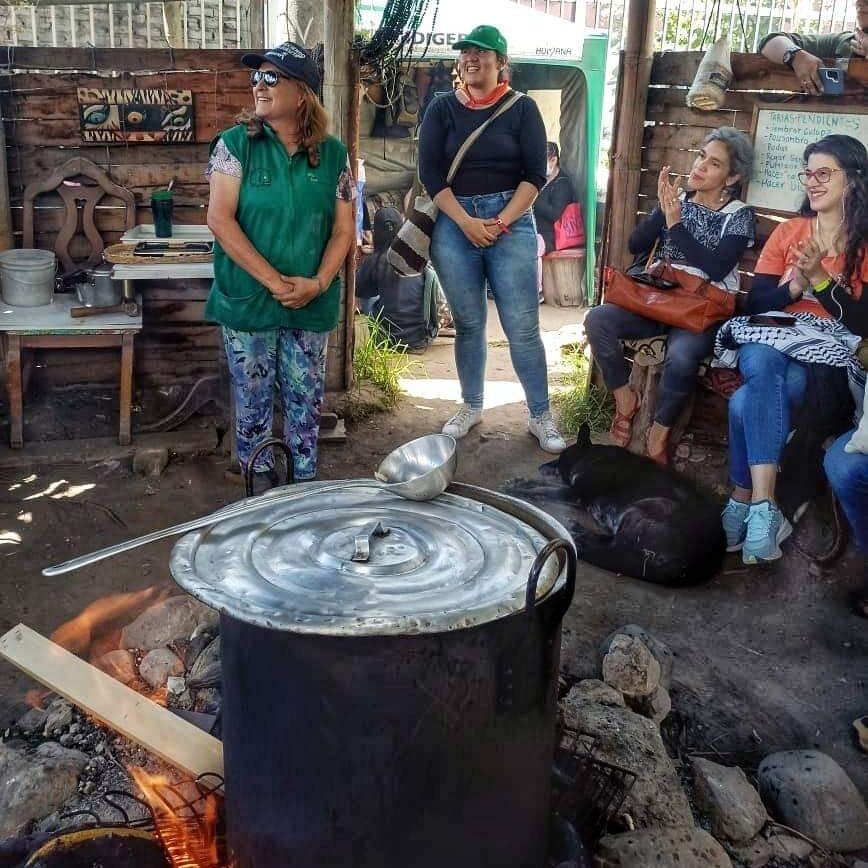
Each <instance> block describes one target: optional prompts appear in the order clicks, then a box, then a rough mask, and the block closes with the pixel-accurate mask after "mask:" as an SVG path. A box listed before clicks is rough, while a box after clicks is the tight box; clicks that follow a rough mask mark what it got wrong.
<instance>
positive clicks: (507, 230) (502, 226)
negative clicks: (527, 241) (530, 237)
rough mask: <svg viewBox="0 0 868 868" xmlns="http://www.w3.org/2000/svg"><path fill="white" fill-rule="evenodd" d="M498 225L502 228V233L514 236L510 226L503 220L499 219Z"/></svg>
mask: <svg viewBox="0 0 868 868" xmlns="http://www.w3.org/2000/svg"><path fill="white" fill-rule="evenodd" d="M497 225H498V226H499V227H500V231H501V232H503V233H505V234H506V235H512V232H511V231H510V228H509V226H507V225H506V223H504V222H503V220H501V219H500V217H498V218H497Z"/></svg>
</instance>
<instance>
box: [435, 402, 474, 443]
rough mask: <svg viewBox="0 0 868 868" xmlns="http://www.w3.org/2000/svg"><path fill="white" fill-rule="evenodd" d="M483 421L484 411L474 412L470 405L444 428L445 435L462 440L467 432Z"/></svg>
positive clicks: (464, 406)
mask: <svg viewBox="0 0 868 868" xmlns="http://www.w3.org/2000/svg"><path fill="white" fill-rule="evenodd" d="M481 421H482V410H474V409H473V407H471V406H470V404H464V405H463V406H462V408H461V409H460V410H459V411H458V412H457V413H456V414H455V415H454V416H453V417H452V418H451V419H450V420H449V421H448V422H447V423H446V424H445V425H444V426H443V429H442V430H443V433H444V434H448V435H449V436H450V437H454V438H455V439H456V440H460V439H461V438H462V437H465V436H466V435H467V432H468V431H470V429H471V428H473V426H474V425H478V424H479V423H480V422H481Z"/></svg>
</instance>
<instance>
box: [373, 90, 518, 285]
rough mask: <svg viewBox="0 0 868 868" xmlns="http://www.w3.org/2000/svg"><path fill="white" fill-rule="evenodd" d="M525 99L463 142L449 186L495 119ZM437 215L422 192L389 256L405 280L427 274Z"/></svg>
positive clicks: (506, 105) (513, 101) (513, 100)
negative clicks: (472, 147) (474, 145)
mask: <svg viewBox="0 0 868 868" xmlns="http://www.w3.org/2000/svg"><path fill="white" fill-rule="evenodd" d="M522 96H524V94H521V93H518V92H516V93H514V94H513V95H512V96H511V97H510V98H509V99H507V100H506V102H504V103H503V105H501V107H500V108H499V109H498V110H497V111H496V112H495V113H494V114H493V115H492V116H491V117H490V118H489V119H488V120H487V121H485V123H483V124H480V125H479V126H478V127H477V128H476V129H475V130H474V131H473V132H472V133H471V134H470V135H469V136H468V137H467V138H466V139H465V140H464V144H463V145H462V146H461V147H460V148H459V149H458V153H457V154H456V155H455V159H454V160H453V161H452V165H451V166H450V167H449V174H448V175H447V176H446V183H447V184H451V183H452V179H453V178H454V177H455V174H456V173H457V172H458V167H459V166H460V165H461V161H462V160H463V159H464V155H465V154H466V153H467V151H468V150H470V146H471V145H472V144H473V143H474V142H475V141H476V140H477V139H478V138H479V137H480V136H481V135H482V134H483V133H484V132H485V128H486V127H487V126H488V125H489V124H490V123H491V122H492V121H493V120H495V118H498V117H500V115H502V114H503V113H504V112H506V111H508V110H509V109H511V108H512V107H513V106H514V105H515V104H516V103H517V102H518V101H519V100H520V99H521V98H522ZM437 211H438V208H437V206H436V205H435V204H434V202H433V200H432V199H431V197H430V196H429V195H428V194H427V193H425V192H424V190H423V192H422V195H421V196H417V197H416V201H415V202H414V203H413V210H412V212H411V213H410V216H409V217H408V218H407V219H406V220H405V221H404V222H403V224H401V228H400V229H399V230H398V234H397V235H396V236H395V238H394V240H393V241H392V243H391V244H390V245H389V250H388V252H387V254H386V259H388V261H389V264H390V265H391V266H392V268H394V269H395V271H397V272H398V274H400V275H402V276H404V277H412V276H414V275H416V274H421V273H422V272H423V271H424V270H425V266H426V265H427V264H428V260H429V259H430V258H431V236H432V235H433V233H434V222H435V221H436V220H437Z"/></svg>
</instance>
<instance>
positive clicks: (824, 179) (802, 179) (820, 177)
mask: <svg viewBox="0 0 868 868" xmlns="http://www.w3.org/2000/svg"><path fill="white" fill-rule="evenodd" d="M843 171H844V170H843V169H825V168H823V169H817V170H816V171H815V172H812V171H811V170H810V169H805V171H804V172H799V174H798V175H797V176H796V177H797V178H798V179H799V183H800V184H801V185H802V186H803V187H807V186H808V184H809V183H810V182H811V181H816V182H817V183H818V184H828V183H829V181H831V180H832V175H834V174H835V172H843Z"/></svg>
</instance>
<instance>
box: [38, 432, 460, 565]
mask: <svg viewBox="0 0 868 868" xmlns="http://www.w3.org/2000/svg"><path fill="white" fill-rule="evenodd" d="M429 437H434V438H437V437H446V435H443V434H429V435H427V437H420V438H418V439H417V440H413V441H411V442H410V443H407V444H405V445H404V446H401V447H398V449H396V450H395V451H394V452H392V453H391V454H390V455H389V456H388V457H387V458H386V459H385V460H384V461H383V463H382V464H381V465H380V468H379V469H378V470H377V473H376V479H377V482H378V483H379V485H380V486H381V487H382V488H383V489H384V490H385V491H389V492H391V493H393V494H397V495H398V496H399V497H406V498H409V499H410V500H432V499H433V498H434V497H437V496H438V495H439V494H442V493H443V492H444V491H445V490H446V488H447V486H448V485H449V483H450V482H451V481H452V478H453V476H454V475H455V467H456V464H457V457H456V454H455V441H454V440H453V439H452V438H451V437H448V438H447V439H448V440H451V441H452V446H453V449H452V452H451V454H446V461H445V466H444V467H443V468H442V469H438V468H437V467H435V464H434V462H433V459H432V458H431V456H427V457H426V452H425V449H424V448H423V447H424V446H425V444H424V443H421V441H425V440H427V439H428V438H429ZM444 445H445V446H446V447H448V445H449V444H448V443H446V444H440V446H439V447H438V448H439V449H440V450H442V449H443V446H444ZM410 447H412V448H410ZM420 448H421V452H420ZM405 449H409V453H407V454H408V455H410V456H415V459H414V460H415V461H416V463H415V464H414V465H413V468H414V473H415V475H414V474H413V473H405V472H404V471H405V469H406V468H404V465H403V464H402V463H401V461H400V460H397V459H396V456H398V457H400V455H401V454H402V450H405ZM446 452H447V453H448V449H447V450H446ZM407 460H408V461H409V460H410V458H408V459H407ZM419 462H421V463H419ZM387 465H388V466H387ZM384 469H385V471H386V472H385V473H384V472H383V471H384ZM432 474H434V476H436V479H433V478H432ZM416 480H419V482H420V485H418V486H414V485H413V483H414V481H416ZM352 484H353V482H346V481H344V482H333V483H330V482H314V483H308V484H307V486H308V487H306V491H302V492H299V491H298V490H296V489H295V487H294V486H292V485H286V486H281V487H280V488H273V489H271V491H267V492H265V494H260V495H258V496H257V497H248V498H246V499H245V500H242V501H240V502H238V503H233V504H231V505H229V506H226V507H224V508H223V509H218V510H217V511H216V512H212V513H209V514H208V515H203V516H200V517H199V518H193V519H190V520H189V521H184V522H181V523H180V524H174V525H172V526H171V527H166V528H163V529H162V530H155V531H152V532H151V533H147V534H145V535H144V536H140V537H136V538H135V539H130V540H125V541H124V542H120V543H115V545H111V546H106V548H102V549H99V550H98V551H95V552H91V553H90V554H86V555H79V556H78V557H76V558H72V559H71V560H68V561H64V562H63V563H62V564H57V565H55V566H53V567H45V568H44V569H43V570H42V575H43V576H60V575H63V574H64V573H71V572H72V571H73V570H79V569H81V568H82V567H87V566H90V564H95V563H98V562H99V561H103V560H105V559H106V558H111V557H114V556H115V555H119V554H123V552H128V551H131V550H132V549H136V548H139V547H140V546H144V545H148V544H149V543H152V542H157V541H158V540H161V539H165V538H166V537H170V536H177V535H178V534H182V533H189V532H190V531H194V530H201V529H202V528H204V527H209V526H210V525H212V524H216V523H217V522H218V521H223V520H224V519H229V518H237V517H238V516H242V515H248V514H250V513H252V512H256V511H257V510H259V509H262V508H263V507H266V506H271V505H272V504H274V503H275V502H276V501H281V500H291V499H293V498H296V497H304V496H305V494H307V493H308V492H309V491H310V490H311V488H312V487H314V486H315V487H316V488H315V490H316V491H319V492H323V491H338V490H341V489H345V488H346V487H347V486H348V485H352ZM355 484H357V485H370V484H371V483H370V482H367V481H360V480H356V481H355ZM423 494H424V495H425V496H422V495H423Z"/></svg>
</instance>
